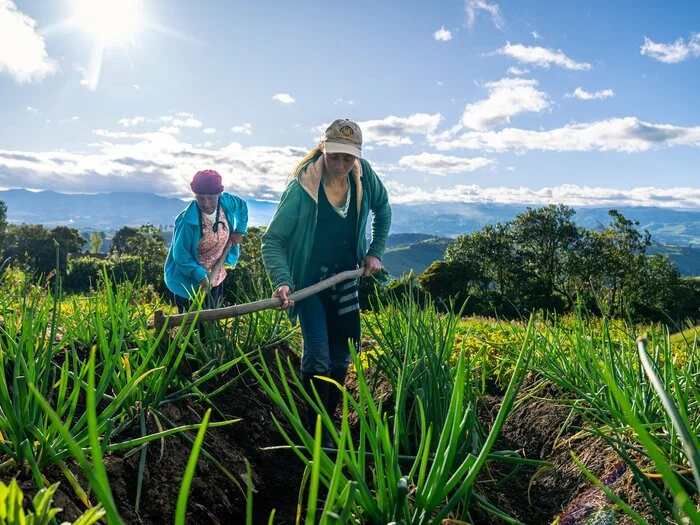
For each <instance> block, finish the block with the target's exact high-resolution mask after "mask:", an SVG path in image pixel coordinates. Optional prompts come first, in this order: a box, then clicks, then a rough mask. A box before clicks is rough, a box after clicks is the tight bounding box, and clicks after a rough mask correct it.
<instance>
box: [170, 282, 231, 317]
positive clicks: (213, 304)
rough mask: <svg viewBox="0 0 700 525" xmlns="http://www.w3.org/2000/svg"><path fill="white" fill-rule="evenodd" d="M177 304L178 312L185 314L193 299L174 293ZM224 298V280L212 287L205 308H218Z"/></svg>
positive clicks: (205, 301)
mask: <svg viewBox="0 0 700 525" xmlns="http://www.w3.org/2000/svg"><path fill="white" fill-rule="evenodd" d="M173 297H174V302H175V306H177V312H178V313H180V314H184V313H187V312H189V311H190V308H191V307H192V301H191V300H189V299H185V298H184V297H181V296H179V295H177V294H173ZM223 299H224V283H223V281H222V282H220V283H219V284H217V285H216V286H215V287H214V288H212V289H211V291H210V292H209V294H208V295H207V297H206V299H205V300H204V307H205V308H218V307H219V306H221V302H222V301H223Z"/></svg>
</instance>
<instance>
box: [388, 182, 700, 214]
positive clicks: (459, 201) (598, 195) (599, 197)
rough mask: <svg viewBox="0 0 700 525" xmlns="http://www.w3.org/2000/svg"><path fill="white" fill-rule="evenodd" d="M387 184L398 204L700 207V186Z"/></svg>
mask: <svg viewBox="0 0 700 525" xmlns="http://www.w3.org/2000/svg"><path fill="white" fill-rule="evenodd" d="M385 186H386V187H387V190H388V191H389V195H390V200H391V202H392V203H394V204H421V203H426V204H427V203H440V204H442V205H449V204H451V203H454V204H455V205H459V206H460V207H462V206H463V205H464V204H469V203H480V202H488V203H493V204H519V205H528V206H546V205H548V204H559V203H561V204H567V205H569V206H574V207H578V206H595V207H611V208H613V207H621V206H658V207H662V208H691V209H697V208H698V207H700V189H698V188H655V187H640V188H633V189H630V190H620V189H616V188H600V187H589V186H578V185H575V184H563V185H561V186H554V187H545V188H540V189H533V188H526V187H519V188H517V187H503V186H502V187H489V188H482V187H480V186H478V185H476V184H474V185H464V184H458V185H456V186H453V187H449V188H441V187H438V188H436V189H434V190H431V191H426V190H424V189H422V188H418V187H415V186H404V185H403V184H400V183H397V182H396V181H392V180H387V181H386V182H385Z"/></svg>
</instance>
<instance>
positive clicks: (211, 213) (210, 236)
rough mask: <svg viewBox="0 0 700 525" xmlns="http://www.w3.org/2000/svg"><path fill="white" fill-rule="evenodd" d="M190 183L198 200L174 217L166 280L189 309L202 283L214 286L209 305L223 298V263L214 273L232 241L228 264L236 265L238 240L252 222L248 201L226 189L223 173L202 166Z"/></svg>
mask: <svg viewBox="0 0 700 525" xmlns="http://www.w3.org/2000/svg"><path fill="white" fill-rule="evenodd" d="M190 188H191V189H192V191H193V192H194V200H193V201H192V202H191V203H190V204H189V206H187V208H186V209H185V210H184V211H183V212H181V213H180V214H179V215H178V216H177V218H176V219H175V232H174V234H173V242H172V244H171V246H170V251H169V252H168V258H167V259H166V261H165V284H166V285H167V287H168V289H169V290H170V291H171V292H172V293H173V295H174V298H175V305H176V306H177V309H178V312H180V313H184V312H186V311H188V310H189V308H190V302H191V299H192V298H193V297H194V295H195V294H196V293H197V291H198V290H200V289H206V288H207V287H210V288H211V295H210V301H211V302H210V304H209V306H210V307H216V306H218V305H219V304H220V302H221V299H222V297H223V291H224V289H223V284H224V279H226V270H225V269H224V265H220V269H219V270H218V271H217V272H216V274H215V275H209V274H210V272H211V271H212V269H213V267H214V265H215V264H216V261H218V260H219V258H220V257H221V256H222V255H223V253H224V250H225V249H226V247H227V245H228V241H229V240H230V241H231V250H230V251H229V252H228V255H227V257H226V261H225V262H226V264H228V265H230V266H235V265H236V262H237V261H238V251H239V250H238V245H239V244H240V242H241V237H242V236H243V235H245V234H246V232H247V227H248V206H247V205H246V202H245V201H244V200H243V199H241V198H240V197H236V196H235V195H231V194H230V193H224V186H223V184H222V183H221V175H219V174H218V173H217V172H216V171H214V170H203V171H198V172H197V173H196V174H195V176H194V178H193V179H192V182H191V183H190Z"/></svg>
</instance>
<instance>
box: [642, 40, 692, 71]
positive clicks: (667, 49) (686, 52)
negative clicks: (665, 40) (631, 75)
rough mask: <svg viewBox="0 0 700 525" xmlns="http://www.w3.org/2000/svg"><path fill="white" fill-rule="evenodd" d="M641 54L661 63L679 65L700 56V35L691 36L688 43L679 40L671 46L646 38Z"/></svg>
mask: <svg viewBox="0 0 700 525" xmlns="http://www.w3.org/2000/svg"><path fill="white" fill-rule="evenodd" d="M639 53H640V54H641V55H646V56H650V57H651V58H653V59H654V60H658V61H659V62H664V63H666V64H677V63H678V62H683V61H684V60H687V59H688V58H691V57H698V56H700V33H694V34H692V35H690V38H689V39H688V42H686V41H685V40H684V39H683V38H679V39H678V40H676V41H675V42H673V43H671V44H660V43H657V42H654V41H653V40H651V39H650V38H648V37H646V36H645V37H644V44H643V45H642V47H640V48H639Z"/></svg>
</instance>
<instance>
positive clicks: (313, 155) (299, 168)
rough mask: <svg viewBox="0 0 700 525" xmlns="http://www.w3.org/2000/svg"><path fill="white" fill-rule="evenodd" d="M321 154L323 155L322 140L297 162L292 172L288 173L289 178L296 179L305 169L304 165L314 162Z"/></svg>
mask: <svg viewBox="0 0 700 525" xmlns="http://www.w3.org/2000/svg"><path fill="white" fill-rule="evenodd" d="M321 155H323V142H321V143H320V144H319V145H318V146H316V147H315V148H314V149H312V150H311V151H310V152H309V153H307V154H306V157H304V158H303V159H301V161H300V162H299V164H297V165H296V166H295V167H294V169H293V170H292V173H290V174H289V177H290V179H298V178H299V176H300V175H301V173H302V172H303V171H304V170H305V169H306V167H307V166H308V165H309V164H311V163H312V162H314V161H315V160H316V159H317V158H319V157H320V156H321Z"/></svg>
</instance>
